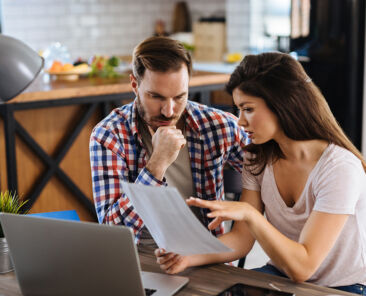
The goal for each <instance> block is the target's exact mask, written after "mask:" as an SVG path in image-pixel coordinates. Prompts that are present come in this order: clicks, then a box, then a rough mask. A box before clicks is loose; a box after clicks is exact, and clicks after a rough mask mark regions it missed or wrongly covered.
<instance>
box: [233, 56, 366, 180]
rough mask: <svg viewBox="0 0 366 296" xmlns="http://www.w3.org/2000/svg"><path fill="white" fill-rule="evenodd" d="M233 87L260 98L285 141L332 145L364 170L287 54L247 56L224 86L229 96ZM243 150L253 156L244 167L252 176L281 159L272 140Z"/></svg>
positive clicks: (365, 164) (357, 153)
mask: <svg viewBox="0 0 366 296" xmlns="http://www.w3.org/2000/svg"><path fill="white" fill-rule="evenodd" d="M236 88H238V89H239V90H241V91H242V92H243V93H245V94H247V95H251V96H256V97H260V98H262V99H263V100H264V101H265V102H266V104H267V106H268V108H269V109H270V110H271V111H272V112H273V113H274V114H275V115H276V116H277V118H278V122H279V124H280V126H281V128H282V130H283V131H284V133H285V135H286V136H287V137H288V138H290V139H293V140H298V141H304V140H315V139H318V140H325V141H327V142H328V143H334V144H336V145H338V146H341V147H343V148H345V149H347V150H349V151H351V152H352V153H353V154H354V155H355V156H356V157H358V158H359V159H360V160H361V162H362V166H363V168H364V170H365V171H366V162H365V160H364V159H363V157H362V155H361V153H360V151H358V150H357V148H356V147H355V146H354V145H353V144H352V142H351V141H350V140H349V139H348V138H347V136H346V135H345V133H344V132H343V130H342V129H341V127H340V126H339V124H338V122H337V121H336V119H335V118H334V116H333V114H332V112H331V111H330V109H329V106H328V104H327V102H326V100H325V98H324V96H323V95H322V93H321V92H320V90H319V89H318V87H317V86H316V85H315V84H314V83H313V82H312V81H311V79H310V78H309V77H308V76H307V74H306V73H305V71H304V69H303V67H302V66H301V64H300V63H299V62H297V61H296V60H295V59H293V58H292V57H291V56H290V55H288V54H284V53H277V52H270V53H262V54H258V55H247V56H246V57H245V58H244V59H243V61H242V62H241V63H240V65H239V66H238V67H237V68H236V69H235V71H234V72H233V74H231V77H230V80H229V82H228V84H227V85H226V89H227V91H228V92H229V93H230V94H232V92H233V90H234V89H236ZM245 150H246V151H248V152H250V153H252V154H253V157H252V158H251V159H249V160H248V162H247V163H246V164H245V167H246V169H248V170H250V171H251V172H252V173H253V174H255V175H258V174H260V173H261V172H262V171H263V169H264V167H265V165H266V164H267V163H268V162H269V161H271V160H272V161H276V160H278V159H279V158H283V157H284V155H283V153H282V151H281V149H280V147H279V145H278V144H277V143H276V142H275V141H273V140H271V141H269V142H266V143H264V144H259V145H256V144H253V143H252V144H249V145H248V146H246V148H245ZM253 168H255V169H253Z"/></svg>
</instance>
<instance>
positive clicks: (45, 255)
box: [0, 213, 144, 296]
mask: <svg viewBox="0 0 366 296" xmlns="http://www.w3.org/2000/svg"><path fill="white" fill-rule="evenodd" d="M0 222H1V225H2V227H3V229H4V233H5V237H6V239H7V241H8V244H9V249H10V251H11V254H12V258H13V262H14V266H15V273H16V276H17V279H18V282H19V284H20V287H21V291H22V293H23V295H25V296H32V295H34V296H42V295H48V296H50V295H55V296H56V295H60V296H61V295H62V296H64V295H98V296H100V295H107V294H108V295H112V294H113V295H131V296H135V295H136V296H142V295H144V290H143V287H142V281H141V275H140V263H139V259H138V255H137V251H136V247H135V245H134V242H133V234H132V232H131V230H130V229H129V228H127V227H123V226H118V227H114V226H108V225H99V224H96V223H87V222H73V221H64V220H55V219H46V218H37V217H29V216H26V215H12V214H5V213H0ZM118 254H123V256H121V255H118Z"/></svg>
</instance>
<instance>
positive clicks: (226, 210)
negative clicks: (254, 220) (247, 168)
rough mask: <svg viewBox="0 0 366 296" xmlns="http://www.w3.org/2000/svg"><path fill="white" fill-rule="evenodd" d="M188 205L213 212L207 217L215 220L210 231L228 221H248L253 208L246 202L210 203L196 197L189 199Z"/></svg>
mask: <svg viewBox="0 0 366 296" xmlns="http://www.w3.org/2000/svg"><path fill="white" fill-rule="evenodd" d="M187 204H188V205H189V206H195V207H199V208H208V209H210V210H211V213H208V214H207V217H209V218H215V219H214V220H213V221H212V222H211V223H210V224H209V225H208V228H209V229H210V230H212V229H215V228H216V227H218V226H219V225H220V224H221V223H222V222H223V221H226V220H235V221H243V220H246V219H247V218H248V214H249V210H250V209H251V208H253V207H252V206H251V205H249V204H248V203H246V202H238V201H217V200H214V201H209V200H202V199H199V198H194V197H190V198H189V199H187ZM253 209H254V208H253Z"/></svg>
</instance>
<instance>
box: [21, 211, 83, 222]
mask: <svg viewBox="0 0 366 296" xmlns="http://www.w3.org/2000/svg"><path fill="white" fill-rule="evenodd" d="M28 215H29V216H35V217H44V218H53V219H61V220H74V221H80V218H79V216H78V213H77V212H76V211H75V210H69V211H57V212H47V213H35V214H28Z"/></svg>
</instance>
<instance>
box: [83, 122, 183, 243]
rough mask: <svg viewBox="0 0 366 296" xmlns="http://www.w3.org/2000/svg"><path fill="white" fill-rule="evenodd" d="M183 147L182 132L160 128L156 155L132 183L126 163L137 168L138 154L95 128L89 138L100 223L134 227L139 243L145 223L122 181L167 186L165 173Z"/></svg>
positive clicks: (156, 134) (95, 200)
mask: <svg viewBox="0 0 366 296" xmlns="http://www.w3.org/2000/svg"><path fill="white" fill-rule="evenodd" d="M178 131H179V132H178ZM184 144H185V139H184V137H183V135H182V134H181V132H180V130H177V129H175V128H173V127H169V128H168V127H166V128H165V127H164V128H159V129H158V130H157V132H156V133H155V134H154V136H153V146H154V148H153V154H152V156H151V158H150V160H149V161H148V163H147V165H146V167H145V168H143V169H142V170H141V171H140V172H139V174H138V176H137V178H136V179H134V180H133V179H131V177H130V172H129V168H128V166H127V163H128V162H130V161H134V162H135V164H136V166H137V162H138V160H137V159H136V157H137V156H136V151H125V149H124V146H123V145H122V143H121V141H120V140H119V138H118V137H117V136H116V135H115V134H114V133H113V132H111V131H109V130H107V129H105V128H103V127H98V128H96V129H95V130H94V131H93V133H92V136H91V139H90V163H91V171H92V184H93V195H94V203H95V207H96V211H97V215H98V220H99V223H106V224H117V225H125V226H128V227H131V228H132V230H133V232H134V234H135V237H136V240H137V241H139V237H140V232H141V230H142V227H143V225H144V224H143V221H142V220H141V219H140V217H139V216H138V214H137V213H136V212H135V211H134V207H133V205H132V204H131V202H130V200H129V199H128V197H127V196H126V194H125V193H124V192H123V189H122V186H121V181H124V182H134V183H139V184H144V185H152V186H166V185H167V184H166V183H165V180H164V174H165V171H166V169H167V168H168V167H169V165H170V164H171V163H172V162H173V161H174V160H175V159H176V157H177V155H178V153H179V150H180V147H181V146H182V145H184ZM128 153H132V155H128ZM137 170H138V169H137V168H136V171H137Z"/></svg>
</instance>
